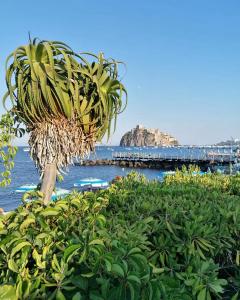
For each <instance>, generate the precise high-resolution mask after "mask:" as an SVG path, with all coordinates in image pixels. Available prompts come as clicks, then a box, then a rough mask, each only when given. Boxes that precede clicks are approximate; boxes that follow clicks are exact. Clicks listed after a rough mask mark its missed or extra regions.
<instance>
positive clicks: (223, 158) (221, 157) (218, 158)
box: [112, 152, 236, 163]
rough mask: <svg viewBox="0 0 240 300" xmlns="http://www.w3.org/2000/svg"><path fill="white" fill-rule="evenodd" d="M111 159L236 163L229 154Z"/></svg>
mask: <svg viewBox="0 0 240 300" xmlns="http://www.w3.org/2000/svg"><path fill="white" fill-rule="evenodd" d="M112 158H113V159H114V160H127V161H187V162H189V161H192V162H198V161H199V162H200V161H205V162H219V163H221V162H224V163H227V162H229V163H230V162H233V163H234V162H236V157H235V156H234V155H233V154H231V153H224V154H218V153H217V154H211V153H206V154H204V155H200V154H199V155H196V154H181V155H174V154H159V153H144V152H113V154H112Z"/></svg>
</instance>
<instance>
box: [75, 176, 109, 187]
mask: <svg viewBox="0 0 240 300" xmlns="http://www.w3.org/2000/svg"><path fill="white" fill-rule="evenodd" d="M74 186H75V187H79V188H81V189H106V188H108V186H109V184H108V182H107V181H106V180H102V179H98V178H92V177H89V178H84V179H80V180H78V181H77V182H76V183H74Z"/></svg>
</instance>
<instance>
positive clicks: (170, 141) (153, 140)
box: [120, 125, 179, 147]
mask: <svg viewBox="0 0 240 300" xmlns="http://www.w3.org/2000/svg"><path fill="white" fill-rule="evenodd" d="M177 145H179V143H178V141H177V140H176V139H175V138H174V137H173V136H171V135H169V134H167V133H163V132H161V131H160V130H159V129H147V128H145V127H143V126H141V125H137V126H136V128H133V129H132V130H131V131H128V132H127V133H125V134H124V135H123V137H122V138H121V141H120V146H122V147H131V146H135V147H143V146H157V147H161V146H177Z"/></svg>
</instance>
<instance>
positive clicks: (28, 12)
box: [0, 0, 240, 144]
mask: <svg viewBox="0 0 240 300" xmlns="http://www.w3.org/2000/svg"><path fill="white" fill-rule="evenodd" d="M29 31H30V32H31V35H32V37H35V36H36V37H39V38H40V39H50V40H61V41H64V42H66V43H68V44H69V45H70V46H71V47H72V48H73V49H74V50H75V51H79V52H83V51H91V52H99V51H103V52H104V53H105V56H106V57H113V58H115V59H119V60H122V61H124V62H125V63H126V64H127V72H126V74H125V76H124V78H123V82H124V84H125V85H126V87H127V89H128V93H129V104H128V107H127V110H126V111H125V112H124V113H123V114H122V115H121V116H120V117H119V120H118V126H117V130H116V132H115V134H114V135H113V136H112V138H111V140H110V142H111V143H112V144H118V142H119V139H120V137H121V135H122V134H123V133H125V132H126V131H127V130H129V129H131V128H133V127H135V125H136V124H139V123H140V124H143V125H144V126H146V127H150V128H159V129H160V130H162V131H166V132H168V133H171V134H172V135H173V136H174V137H176V138H177V139H178V140H179V141H180V143H182V144H207V143H215V142H218V141H220V140H226V139H230V138H231V137H233V138H240V1H239V0H229V1H226V0H144V1H142V0H121V1H112V0H101V1H100V0H90V1H82V0H68V1H62V0H58V1H54V0H48V1H47V0H41V1H40V0H39V1H28V0H22V1H19V0H11V1H1V4H0V37H1V42H0V96H2V95H3V93H4V91H5V81H4V72H5V71H4V61H5V59H6V57H7V55H8V54H9V53H10V52H11V51H12V50H13V49H15V48H16V47H17V46H20V45H21V44H25V43H27V41H28V32H29ZM0 112H3V109H2V107H1V108H0ZM25 140H26V138H25V139H24V140H23V141H25ZM21 143H22V142H21Z"/></svg>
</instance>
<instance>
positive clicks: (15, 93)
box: [3, 39, 127, 204]
mask: <svg viewBox="0 0 240 300" xmlns="http://www.w3.org/2000/svg"><path fill="white" fill-rule="evenodd" d="M118 65H119V62H117V61H115V60H113V59H110V60H106V59H105V58H104V56H103V54H102V53H100V54H99V55H94V54H90V53H82V54H81V55H80V54H78V53H76V52H74V51H73V50H72V49H71V48H70V47H69V46H67V45H66V44H65V43H62V42H58V41H44V40H43V41H39V40H38V39H34V40H33V41H32V40H31V39H30V41H29V43H28V44H27V45H24V46H21V47H18V48H17V49H16V50H15V51H14V52H13V53H11V54H10V55H9V57H8V58H7V60H6V84H7V89H8V91H7V93H6V94H5V96H4V98H3V104H4V105H5V104H6V101H7V99H10V100H11V109H10V113H11V115H12V116H13V117H14V121H15V124H16V125H17V126H20V125H22V124H23V125H24V126H25V128H26V131H27V132H29V135H30V138H29V145H30V154H31V157H32V158H33V160H34V161H35V163H36V166H37V168H38V169H39V170H40V173H41V178H42V185H41V191H42V192H43V194H44V203H45V204H46V203H47V202H48V201H49V200H50V197H51V195H52V191H53V189H54V186H55V181H56V176H57V174H61V172H62V170H63V169H64V168H65V167H67V166H68V165H69V164H72V163H73V160H74V158H85V157H86V156H87V155H88V154H89V153H90V151H92V150H93V149H94V146H95V143H96V142H97V141H101V139H102V137H103V136H104V135H105V133H107V135H108V137H109V135H110V133H111V124H112V120H114V129H115V125H116V118H117V115H118V114H119V113H120V112H121V111H122V110H123V109H124V108H125V105H124V103H123V100H124V99H126V97H127V92H126V89H125V87H124V86H123V84H122V83H121V82H120V80H119V76H118Z"/></svg>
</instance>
